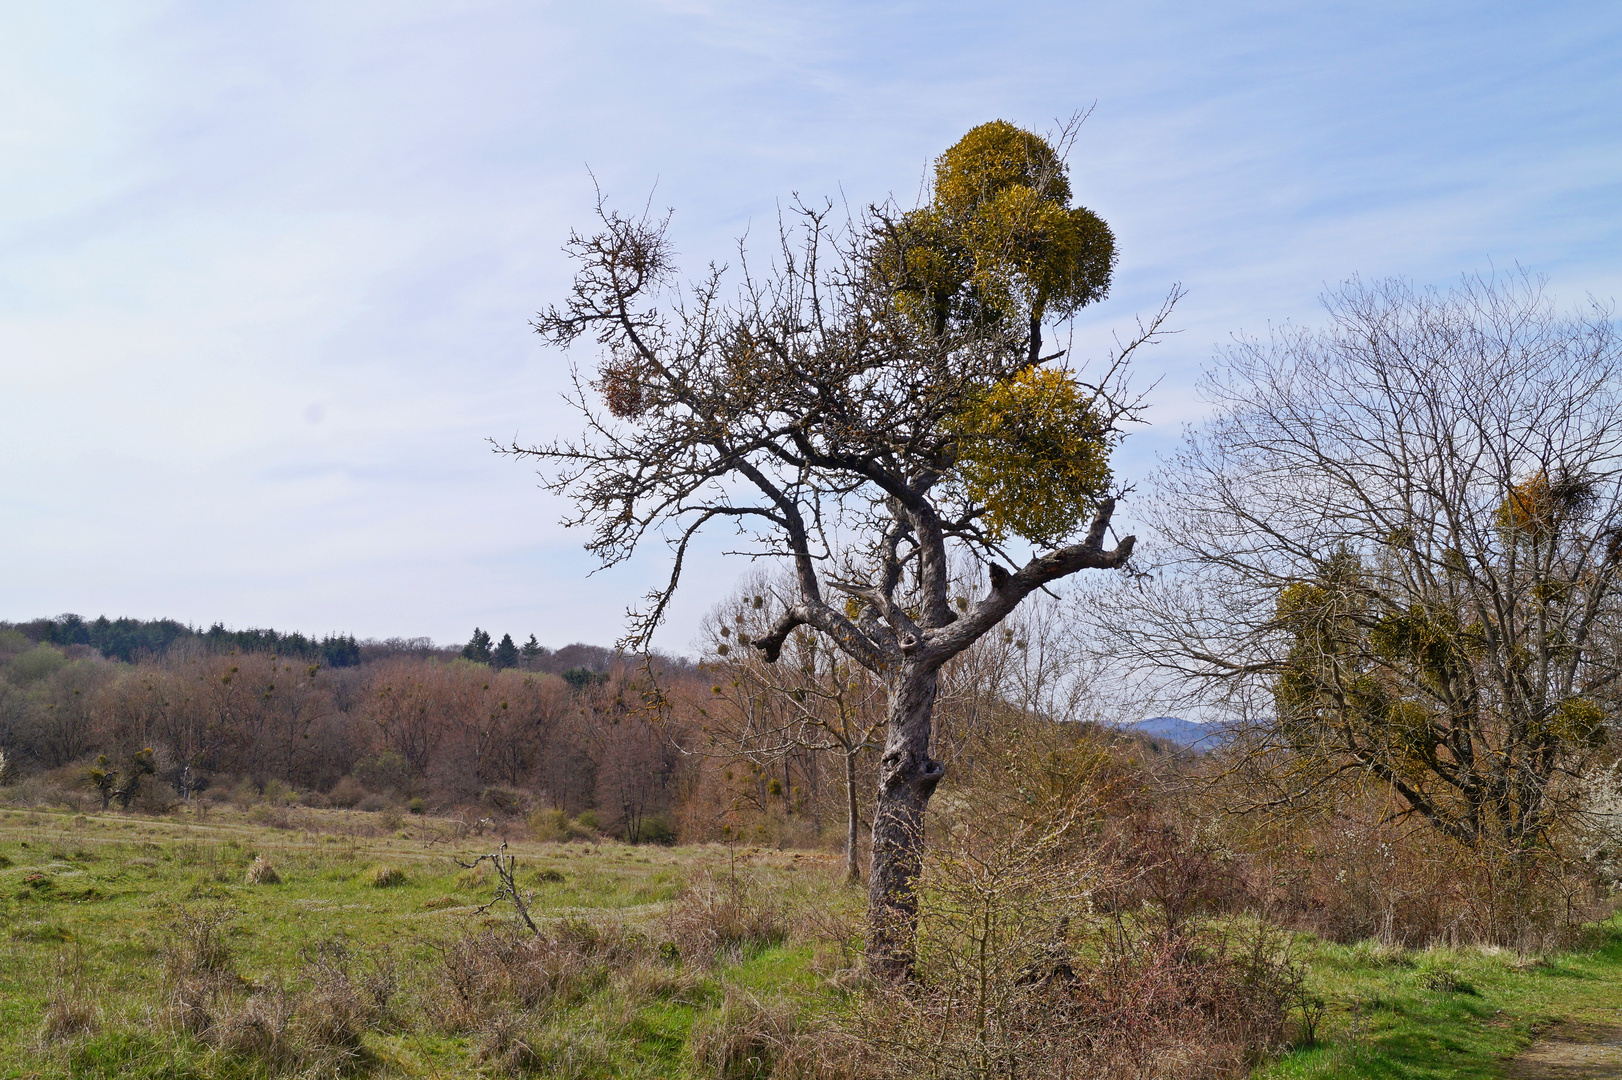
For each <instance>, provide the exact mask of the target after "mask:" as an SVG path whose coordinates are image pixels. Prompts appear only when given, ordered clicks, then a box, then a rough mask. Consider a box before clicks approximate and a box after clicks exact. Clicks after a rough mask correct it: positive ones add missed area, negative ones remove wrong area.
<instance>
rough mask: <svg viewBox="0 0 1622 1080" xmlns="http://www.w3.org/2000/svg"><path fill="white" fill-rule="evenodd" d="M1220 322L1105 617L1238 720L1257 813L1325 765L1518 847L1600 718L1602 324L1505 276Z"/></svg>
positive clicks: (1615, 537)
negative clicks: (1215, 346)
mask: <svg viewBox="0 0 1622 1080" xmlns="http://www.w3.org/2000/svg"><path fill="white" fill-rule="evenodd" d="M1325 302H1326V306H1327V308H1328V312H1329V323H1328V326H1327V327H1326V328H1324V329H1323V330H1320V331H1317V332H1309V331H1306V330H1299V329H1284V330H1280V331H1277V332H1275V333H1274V334H1273V335H1272V336H1271V338H1270V339H1268V340H1265V341H1254V340H1241V341H1239V342H1238V343H1237V344H1236V345H1234V346H1233V347H1232V348H1231V349H1229V350H1228V351H1227V353H1226V355H1225V356H1224V357H1223V362H1222V363H1221V365H1220V367H1219V368H1218V369H1217V370H1216V372H1215V374H1213V375H1212V376H1211V377H1210V378H1209V380H1208V381H1207V383H1206V386H1205V389H1206V392H1207V393H1208V395H1209V396H1210V398H1211V400H1212V401H1213V402H1214V404H1215V406H1216V412H1215V415H1214V416H1213V418H1212V419H1211V420H1210V421H1209V422H1208V423H1207V424H1206V425H1205V427H1204V428H1203V429H1202V430H1199V431H1196V432H1193V433H1192V434H1190V436H1189V437H1188V440H1187V443H1186V446H1185V448H1184V449H1183V451H1182V452H1181V453H1180V454H1178V455H1177V456H1176V457H1175V458H1174V459H1172V460H1171V461H1170V462H1169V463H1168V465H1167V467H1166V468H1165V470H1164V473H1163V475H1162V477H1161V478H1160V481H1159V485H1158V489H1157V490H1156V492H1155V497H1154V498H1153V499H1151V500H1148V504H1149V505H1151V506H1152V507H1154V508H1156V509H1157V513H1156V514H1154V515H1153V517H1152V524H1153V525H1154V528H1155V532H1156V533H1157V534H1158V537H1159V539H1160V540H1161V541H1162V542H1163V547H1161V548H1160V549H1159V551H1160V552H1161V554H1160V556H1159V559H1160V576H1159V577H1158V579H1157V580H1155V581H1152V582H1144V583H1141V584H1140V585H1139V586H1137V587H1134V588H1132V589H1128V590H1122V591H1121V593H1122V595H1120V596H1118V597H1117V600H1118V603H1117V605H1116V607H1115V608H1114V611H1113V612H1112V614H1111V616H1110V617H1109V618H1108V619H1106V620H1105V622H1106V624H1107V625H1106V635H1105V636H1106V637H1107V638H1108V639H1109V640H1110V641H1111V642H1112V643H1113V644H1114V645H1115V646H1116V647H1117V649H1118V650H1119V651H1120V652H1122V653H1124V654H1125V655H1126V656H1127V657H1129V658H1131V659H1133V660H1135V661H1136V662H1137V665H1138V666H1137V667H1136V670H1139V671H1143V670H1145V669H1146V668H1147V669H1154V670H1158V671H1159V672H1160V673H1161V674H1162V675H1164V676H1168V677H1169V678H1170V680H1171V681H1172V682H1173V683H1174V684H1179V685H1181V686H1182V687H1183V688H1184V689H1186V690H1188V691H1189V692H1190V694H1191V696H1192V697H1193V698H1194V700H1197V701H1204V702H1206V703H1217V704H1222V705H1225V706H1227V707H1230V708H1231V709H1232V710H1233V711H1234V713H1235V715H1242V716H1245V717H1248V719H1249V722H1250V726H1251V736H1252V739H1251V741H1250V742H1249V744H1248V745H1249V746H1250V748H1251V750H1252V751H1253V756H1252V757H1251V758H1250V759H1249V761H1250V762H1251V763H1252V764H1259V765H1265V766H1266V769H1265V770H1264V771H1263V772H1261V773H1259V774H1258V775H1261V776H1264V777H1266V778H1268V779H1269V781H1270V783H1272V784H1275V785H1276V787H1274V789H1273V797H1274V799H1275V800H1276V802H1275V805H1278V806H1291V805H1305V806H1310V805H1321V804H1322V802H1323V801H1324V800H1325V799H1326V798H1327V797H1328V795H1329V793H1330V792H1331V791H1332V790H1333V787H1334V785H1335V784H1337V783H1338V782H1341V781H1358V782H1368V781H1370V780H1373V781H1375V782H1377V783H1379V784H1381V785H1385V786H1387V787H1388V788H1389V789H1390V790H1391V791H1392V792H1393V793H1394V794H1395V796H1396V799H1395V804H1396V806H1397V811H1396V816H1397V817H1398V818H1399V819H1400V818H1411V819H1413V820H1416V821H1424V822H1427V823H1429V825H1430V826H1432V827H1434V828H1436V829H1438V830H1441V831H1442V832H1443V833H1445V834H1446V835H1447V836H1450V837H1452V838H1454V839H1455V840H1457V841H1459V842H1461V843H1464V844H1467V845H1471V846H1479V845H1481V844H1483V843H1486V842H1491V843H1492V844H1493V845H1494V846H1495V847H1497V848H1498V849H1499V850H1503V851H1505V852H1506V853H1507V854H1509V856H1510V857H1511V858H1512V859H1515V858H1519V856H1518V855H1517V854H1516V853H1518V852H1519V853H1524V852H1526V851H1527V850H1529V849H1530V848H1532V847H1535V846H1537V845H1538V844H1540V843H1542V842H1545V841H1547V840H1548V839H1549V836H1550V831H1551V830H1552V829H1554V828H1555V827H1556V826H1557V825H1559V824H1561V823H1562V822H1569V821H1570V820H1571V817H1572V814H1573V813H1576V812H1579V811H1580V810H1581V795H1582V792H1583V790H1584V788H1585V786H1586V785H1585V783H1584V782H1583V778H1584V776H1585V774H1586V772H1587V771H1588V770H1589V768H1590V764H1591V762H1592V761H1593V758H1594V755H1595V754H1596V753H1598V752H1600V751H1602V750H1603V749H1604V748H1605V746H1606V744H1607V743H1608V742H1609V740H1610V739H1611V738H1612V736H1613V733H1614V732H1615V730H1616V727H1615V726H1616V722H1617V719H1618V708H1619V705H1622V699H1619V694H1618V690H1619V687H1618V677H1619V675H1622V661H1619V656H1618V650H1617V645H1618V633H1619V630H1622V621H1619V619H1618V616H1619V615H1622V611H1619V610H1618V591H1617V584H1618V579H1617V575H1618V565H1619V556H1622V381H1619V379H1622V343H1619V340H1618V336H1617V331H1616V327H1615V325H1614V324H1613V322H1612V321H1611V313H1610V311H1608V310H1606V309H1603V308H1600V307H1599V306H1597V305H1595V306H1591V307H1590V308H1588V309H1586V310H1583V311H1579V312H1576V313H1573V314H1570V315H1566V314H1561V313H1559V312H1557V311H1556V310H1555V308H1554V307H1553V305H1552V303H1551V302H1550V301H1549V300H1548V299H1547V298H1546V297H1545V296H1544V294H1543V291H1542V287H1541V285H1540V283H1538V282H1536V281H1534V280H1531V279H1529V278H1528V277H1527V276H1525V275H1524V274H1521V275H1515V276H1509V277H1498V278H1488V279H1482V278H1471V279H1467V280H1465V281H1464V282H1463V283H1462V284H1460V285H1459V286H1458V287H1457V288H1455V289H1453V290H1452V291H1450V292H1446V293H1442V292H1438V291H1434V290H1424V291H1421V290H1416V289H1414V288H1413V287H1411V286H1410V285H1408V284H1407V283H1405V282H1402V281H1387V282H1382V283H1379V284H1375V285H1366V284H1363V283H1360V282H1357V281H1353V282H1351V283H1349V284H1347V285H1345V286H1344V287H1342V288H1341V289H1340V290H1339V291H1338V292H1336V293H1334V294H1332V295H1330V296H1328V297H1327V298H1326V301H1325Z"/></svg>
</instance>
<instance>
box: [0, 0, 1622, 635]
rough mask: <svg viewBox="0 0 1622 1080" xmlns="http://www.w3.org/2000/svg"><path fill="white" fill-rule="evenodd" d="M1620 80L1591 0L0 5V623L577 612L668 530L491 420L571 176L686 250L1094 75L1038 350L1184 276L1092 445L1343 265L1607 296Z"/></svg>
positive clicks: (634, 575)
mask: <svg viewBox="0 0 1622 1080" xmlns="http://www.w3.org/2000/svg"><path fill="white" fill-rule="evenodd" d="M1619 106H1622V5H1618V4H1616V3H1614V0H1612V2H1598V3H1560V2H1546V3H1542V4H1535V5H1533V4H1525V3H1491V2H1487V3H1483V2H1472V3H1413V2H1407V3H1402V4H1394V3H1357V4H1343V3H1317V4H1302V3H1299V2H1296V3H1245V2H1235V3H1227V4H1220V5H1218V4H1186V3H1178V4H1170V3H1134V4H1121V3H1094V2H1071V3H1036V2H1028V3H1022V4H1017V5H1016V4H1006V5H1000V4H970V3H954V2H946V0H935V2H931V3H921V2H920V3H884V2H865V3H854V2H853V3H818V2H801V3H795V4H784V3H776V2H771V0H752V2H747V3H745V2H742V0H739V2H726V0H716V2H705V0H672V2H641V3H637V2H628V0H606V2H599V3H594V4H581V3H545V2H527V3H519V2H511V0H509V2H500V0H454V2H440V3H426V2H417V0H377V2H353V0H319V2H311V3H304V2H297V0H285V2H269V3H242V2H232V0H210V2H207V3H202V2H197V3H162V2H152V0H118V2H116V3H114V2H103V3H81V2H75V0H56V2H53V3H51V4H23V3H0V455H3V458H0V460H3V465H0V619H9V620H21V619H28V618H33V617H37V616H42V615H55V614H59V613H63V612H76V613H79V614H82V615H85V616H87V617H95V616H97V615H101V614H104V613H105V614H107V615H109V616H113V617H117V616H120V615H130V616H136V617H140V618H158V617H170V618H176V619H180V620H182V621H186V622H191V623H194V624H198V625H206V624H211V623H213V622H216V621H219V622H223V623H225V624H226V625H228V626H231V627H235V628H246V627H253V626H258V627H274V628H276V629H279V630H284V631H286V630H300V631H304V632H307V633H327V632H344V633H353V634H356V635H357V636H360V637H390V636H402V637H412V636H428V637H432V638H434V639H435V640H437V641H440V642H444V643H450V642H460V641H465V640H466V639H467V638H468V637H469V635H470V634H471V633H472V630H473V628H474V627H475V626H480V627H483V628H485V629H487V630H490V631H492V632H494V633H495V634H496V635H497V636H498V637H499V636H500V635H501V634H502V633H511V634H513V636H514V637H515V638H516V639H518V640H520V641H522V640H523V639H524V638H525V637H527V636H528V635H529V634H531V633H533V634H535V635H536V637H537V638H538V639H539V640H540V641H541V643H542V644H545V645H549V646H554V647H555V646H561V645H563V644H566V643H568V642H572V641H587V642H596V643H603V644H607V643H610V642H612V641H613V640H615V639H616V638H617V637H618V636H619V635H620V633H621V632H622V630H623V626H624V613H625V611H626V609H627V608H628V607H631V606H634V605H636V604H638V603H639V601H640V598H641V597H642V596H643V594H644V593H646V592H647V590H648V589H649V588H650V587H652V586H654V585H655V584H657V583H658V582H659V581H661V580H662V577H663V575H664V574H665V573H666V572H667V571H668V561H667V555H666V552H665V550H664V549H663V548H662V547H660V546H658V545H654V546H651V547H649V548H648V549H647V550H645V551H643V552H641V553H639V554H638V556H637V557H636V558H635V559H634V560H632V561H631V562H630V563H628V564H625V565H621V566H618V567H614V568H609V569H605V570H602V571H600V572H598V573H596V574H595V575H592V571H593V569H594V568H595V564H594V563H593V561H592V560H591V558H590V557H589V556H588V555H587V554H586V553H585V552H584V551H582V549H581V542H582V539H583V538H582V537H581V536H580V535H579V533H578V532H573V531H570V530H566V529H564V528H562V527H561V526H560V525H559V519H560V517H561V516H562V515H563V514H564V513H565V512H566V511H567V509H568V506H567V504H565V503H564V502H562V501H560V499H559V498H558V497H556V496H553V495H551V494H549V493H547V492H544V491H542V490H540V488H539V487H538V481H537V477H536V476H535V475H534V471H533V468H532V467H531V466H529V465H526V464H524V463H522V462H519V461H515V460H512V459H510V458H503V457H498V456H496V455H494V454H493V453H492V452H491V448H490V445H489V443H488V442H487V440H488V439H491V438H494V439H497V440H513V439H516V440H518V441H521V442H526V443H533V442H541V441H544V440H546V439H548V438H550V437H552V436H554V435H558V434H566V433H568V432H570V431H571V430H577V429H578V427H579V420H578V417H577V416H576V415H575V414H573V413H572V412H571V411H570V410H569V409H568V408H567V407H566V406H565V405H564V403H563V402H562V400H561V398H560V394H561V391H562V390H563V388H564V387H565V385H566V383H567V379H568V372H569V364H570V362H571V360H572V361H573V362H575V363H579V364H582V365H589V364H590V363H591V361H592V356H591V354H590V351H589V349H582V350H577V352H576V353H575V355H573V356H572V357H571V356H568V355H563V354H559V353H557V352H555V351H549V350H548V349H547V348H545V347H543V345H542V343H541V341H540V340H539V339H538V338H537V337H536V336H535V335H534V334H533V333H532V332H531V330H530V327H529V320H530V319H531V318H532V317H533V315H534V313H535V312H536V311H538V310H539V309H541V308H542V307H544V306H546V305H547V304H548V303H551V302H554V301H557V300H560V299H561V298H562V297H563V295H564V292H565V290H566V289H567V287H568V283H569V275H570V265H569V263H568V261H567V259H566V258H565V256H564V255H563V254H562V252H561V250H560V249H561V245H562V244H563V242H564V241H565V240H566V239H567V237H568V235H569V232H570V230H571V229H575V228H579V229H585V228H588V227H589V225H590V223H591V220H592V208H593V206H594V200H595V197H596V196H595V190H596V189H600V190H601V191H602V193H603V195H604V196H605V198H606V199H607V200H608V202H609V203H610V204H611V205H614V206H619V207H624V208H627V209H631V210H638V209H640V208H641V207H642V206H644V205H646V204H648V203H649V202H650V200H651V203H652V204H653V205H654V206H655V207H656V208H658V209H663V208H667V207H668V208H671V209H672V210H673V211H674V217H673V220H672V226H671V229H672V236H673V238H674V241H675V244H676V247H677V250H678V251H679V252H680V255H681V257H682V264H683V267H684V269H686V270H688V271H690V272H691V273H693V274H695V275H696V274H697V273H699V272H700V271H701V270H702V268H703V266H704V265H705V264H706V263H708V262H709V261H711V260H716V261H727V260H729V259H730V260H732V261H734V262H735V261H736V259H735V255H736V250H737V249H736V240H737V238H738V237H740V236H743V235H746V234H747V235H750V236H752V237H756V238H761V239H762V241H763V240H764V239H765V238H766V237H768V236H770V235H771V234H772V232H773V230H775V228H776V223H777V218H778V213H779V209H780V208H781V207H783V206H784V205H785V204H786V203H787V202H788V201H789V200H791V199H792V198H793V197H794V196H795V195H796V194H798V195H801V196H804V197H807V198H816V199H820V198H822V197H825V196H826V197H831V198H833V199H835V200H836V201H842V202H845V203H848V204H850V205H853V206H858V207H859V206H862V205H866V204H868V203H872V202H881V201H883V200H885V199H887V198H892V197H893V198H894V199H896V200H897V201H898V202H900V203H902V204H904V205H912V204H913V203H914V202H915V201H916V200H917V198H918V197H919V193H920V190H921V187H922V185H923V184H924V183H925V181H926V180H927V176H928V171H929V168H930V163H931V162H932V161H933V159H934V158H935V156H936V155H938V154H939V153H940V152H941V151H942V150H944V149H945V148H946V147H948V146H950V145H951V144H952V143H953V142H955V141H956V140H957V139H958V138H959V137H960V136H961V135H962V134H963V133H964V132H965V131H967V130H968V129H969V128H970V127H972V126H974V125H975V124H978V123H981V122H984V121H986V120H991V119H996V118H1002V119H1006V120H1010V121H1013V122H1015V123H1017V124H1020V125H1021V126H1024V127H1027V128H1031V129H1034V130H1038V131H1042V130H1047V129H1049V128H1051V127H1053V126H1054V125H1055V123H1056V122H1058V121H1062V120H1063V119H1064V118H1065V117H1068V116H1070V115H1071V114H1073V113H1075V112H1077V111H1079V110H1086V109H1089V108H1091V109H1092V110H1093V111H1092V114H1091V117H1090V118H1089V119H1088V121H1087V123H1086V124H1085V125H1084V127H1083V128H1082V130H1081V133H1080V137H1079V138H1078V140H1077V142H1076V145H1075V147H1074V150H1073V151H1072V153H1071V157H1070V168H1071V177H1072V187H1073V188H1074V190H1075V192H1076V198H1077V201H1078V202H1079V203H1081V204H1083V205H1086V206H1088V207H1089V208H1091V209H1093V210H1094V211H1096V212H1097V213H1099V214H1100V215H1101V216H1103V217H1104V218H1105V220H1106V221H1108V222H1109V223H1110V225H1111V227H1112V228H1113V229H1114V231H1115V235H1116V239H1117V248H1118V251H1119V255H1120V263H1119V267H1118V269H1117V273H1116V279H1115V285H1114V288H1113V290H1112V292H1111V294H1110V296H1109V297H1108V298H1107V299H1106V300H1104V301H1102V302H1100V303H1098V304H1096V305H1094V306H1092V307H1090V308H1088V309H1086V310H1085V311H1084V312H1083V317H1082V319H1081V320H1080V321H1079V323H1078V325H1077V328H1076V330H1077V332H1076V342H1077V355H1076V356H1075V360H1076V361H1077V362H1080V361H1084V360H1085V359H1087V357H1088V356H1090V355H1098V354H1099V353H1101V352H1102V351H1103V350H1104V349H1106V348H1107V346H1108V343H1109V341H1110V336H1111V333H1112V332H1114V331H1117V330H1121V331H1129V330H1130V329H1131V327H1132V325H1133V319H1134V318H1135V317H1136V316H1137V315H1139V314H1144V313H1148V312H1151V311H1153V309H1154V308H1155V307H1157V306H1158V304H1159V302H1160V300H1161V298H1162V297H1163V296H1164V295H1165V293H1166V292H1167V290H1169V289H1170V288H1171V287H1172V286H1173V285H1174V284H1176V283H1181V285H1182V287H1183V288H1184V289H1185V290H1186V291H1187V296H1186V298H1185V299H1184V300H1183V301H1182V303H1181V304H1180V305H1179V307H1178V309H1177V312H1176V314H1175V316H1174V319H1173V325H1174V326H1175V327H1176V328H1177V329H1178V330H1179V333H1177V334H1176V335H1175V336H1173V337H1171V338H1170V339H1168V340H1167V341H1166V342H1164V343H1163V344H1161V345H1159V346H1157V347H1156V348H1154V349H1153V350H1151V351H1149V352H1147V353H1146V354H1144V355H1143V356H1141V357H1140V359H1139V360H1138V363H1137V369H1136V376H1135V377H1136V379H1137V380H1138V384H1139V385H1140V386H1142V387H1144V388H1149V387H1152V388H1153V389H1152V390H1151V391H1150V395H1149V405H1150V408H1149V412H1148V414H1147V419H1148V421H1149V424H1148V425H1147V426H1146V427H1144V428H1143V429H1141V430H1137V431H1134V432H1133V434H1132V435H1131V436H1130V437H1129V438H1128V439H1127V440H1126V442H1125V443H1124V444H1123V446H1122V448H1121V450H1120V451H1119V455H1118V459H1117V461H1118V471H1119V472H1120V474H1121V475H1122V476H1123V477H1124V478H1126V479H1128V480H1130V479H1133V478H1135V477H1138V476H1141V475H1143V474H1145V473H1146V472H1147V471H1148V470H1149V469H1151V468H1152V467H1153V464H1154V462H1155V460H1156V457H1157V455H1159V454H1162V453H1165V452H1167V451H1169V450H1170V449H1171V448H1172V447H1174V445H1175V443H1176V440H1177V438H1178V435H1179V433H1180V432H1181V430H1182V429H1183V426H1184V425H1186V424H1188V423H1191V422H1196V421H1197V420H1198V419H1199V417H1200V415H1201V410H1202V405H1201V402H1200V400H1199V398H1198V396H1197V395H1196V393H1195V392H1194V384H1195V380H1196V378H1197V376H1198V373H1199V371H1200V370H1201V367H1202V365H1205V364H1207V363H1209V362H1210V359H1211V358H1212V356H1213V355H1214V353H1215V350H1216V349H1217V348H1218V347H1220V345H1221V344H1222V343H1223V342H1224V341H1226V340H1228V339H1229V338H1230V336H1231V335H1233V334H1235V333H1265V332H1266V331H1267V329H1268V327H1269V326H1274V325H1278V324H1281V323H1285V322H1295V323H1298V324H1306V325H1311V324H1313V323H1314V322H1315V321H1317V320H1318V318H1319V312H1320V308H1319V305H1318V297H1319V296H1320V295H1321V294H1322V293H1323V291H1324V290H1325V289H1326V288H1328V287H1333V286H1334V285H1335V284H1336V283H1337V282H1340V281H1342V280H1344V279H1346V278H1348V277H1350V276H1352V275H1354V274H1355V275H1361V276H1362V277H1364V278H1365V279H1368V278H1381V277H1386V276H1390V275H1402V276H1404V277H1407V278H1409V279H1411V280H1412V281H1414V282H1416V283H1419V284H1422V285H1439V286H1444V287H1445V286H1446V285H1447V284H1448V283H1450V282H1452V281H1454V280H1457V278H1458V276H1459V275H1460V274H1461V273H1466V272H1475V271H1491V270H1492V269H1494V268H1498V269H1506V268H1513V267H1515V266H1521V267H1524V268H1526V269H1527V270H1530V271H1532V272H1533V273H1536V274H1539V275H1542V276H1544V277H1546V278H1547V280H1548V287H1549V290H1550V291H1551V292H1552V293H1554V294H1555V295H1556V296H1557V297H1559V298H1560V299H1561V300H1562V301H1564V302H1568V303H1576V302H1580V301H1582V300H1584V299H1585V298H1586V297H1589V296H1593V297H1596V298H1598V299H1601V300H1604V301H1609V300H1611V299H1613V298H1616V297H1619V296H1622V259H1619V253H1622V108H1619ZM1120 513H1121V515H1122V518H1123V523H1125V524H1128V525H1129V524H1130V518H1131V507H1130V499H1128V500H1127V503H1126V504H1124V505H1123V507H1122V510H1121V512H1120ZM724 546H725V545H724V544H723V543H721V542H719V541H717V542H715V543H712V544H709V545H707V546H705V547H703V549H702V550H701V551H699V552H698V553H697V554H696V556H695V558H694V560H693V562H692V565H691V568H690V570H689V572H688V575H687V585H686V587H685V589H684V591H683V593H682V594H681V596H680V597H679V599H678V602H677V603H676V605H675V607H674V608H673V609H672V612H671V615H670V618H669V620H668V622H667V624H666V626H665V627H664V628H663V629H662V630H661V631H660V633H659V636H658V638H657V639H656V644H657V645H658V646H659V647H661V648H664V649H666V650H668V651H672V652H678V653H681V652H690V651H692V649H693V647H694V638H695V635H696V632H697V628H698V625H699V621H700V620H701V619H702V617H703V616H704V614H705V613H706V612H707V611H708V610H709V609H710V608H711V607H712V606H713V605H715V604H716V603H718V602H719V601H721V600H722V599H723V598H724V597H725V596H726V595H727V593H728V592H729V591H730V590H731V589H732V587H733V583H734V582H735V581H736V580H737V579H738V578H739V577H740V576H741V575H743V574H745V573H747V572H748V571H749V569H750V567H749V565H748V564H747V563H740V562H739V561H738V560H737V559H736V558H729V557H727V556H725V555H724V554H723V553H722V549H723V548H724ZM588 575H590V576H588Z"/></svg>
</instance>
